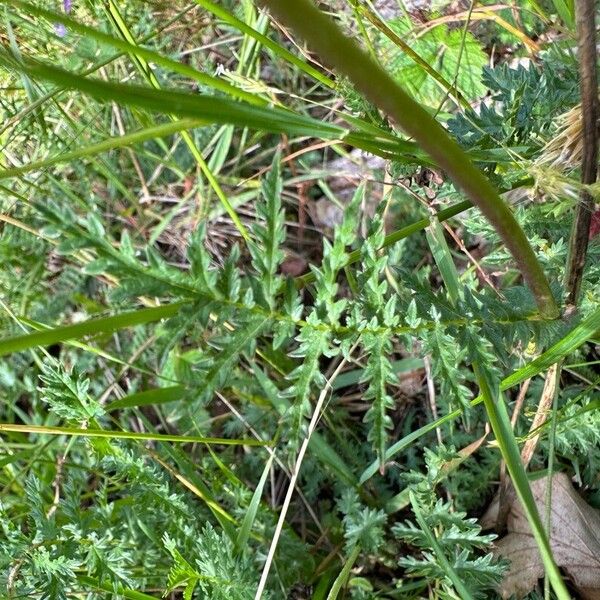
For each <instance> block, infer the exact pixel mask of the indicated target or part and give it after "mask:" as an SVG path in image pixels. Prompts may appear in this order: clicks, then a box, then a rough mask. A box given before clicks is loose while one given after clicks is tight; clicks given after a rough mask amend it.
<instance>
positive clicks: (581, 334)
mask: <svg viewBox="0 0 600 600" xmlns="http://www.w3.org/2000/svg"><path fill="white" fill-rule="evenodd" d="M599 329H600V308H599V309H597V310H595V311H594V312H593V313H592V314H591V315H589V316H588V317H587V318H586V319H584V320H583V321H582V322H581V323H579V324H578V325H577V326H575V327H574V328H573V329H572V330H571V331H570V332H569V333H567V335H565V336H564V337H562V338H561V339H560V340H559V341H558V342H556V343H555V344H554V345H553V346H551V347H550V348H549V349H548V350H546V351H545V352H543V353H542V354H540V356H538V357H537V358H536V359H534V360H532V361H531V362H530V363H528V364H526V365H525V366H524V367H521V368H520V369H517V370H516V371H515V372H514V373H512V374H511V375H509V376H508V377H505V378H504V379H503V380H502V381H501V382H500V391H501V392H504V391H506V390H507V389H509V388H511V387H514V386H515V385H518V384H519V383H522V382H523V381H525V380H526V379H530V378H531V377H535V376H536V375H539V374H540V373H542V372H543V371H545V370H546V369H548V368H549V367H551V366H552V365H553V364H555V363H557V362H558V361H560V360H562V359H563V358H565V357H566V356H568V355H569V354H571V353H572V352H574V351H575V350H576V349H577V348H579V346H581V345H582V344H584V343H585V342H586V341H587V340H589V339H590V338H592V337H593V336H594V335H595V334H596V333H597V332H598V330H599ZM481 402H483V396H477V398H474V399H473V400H471V403H470V404H471V406H476V405H477V404H481ZM462 413H463V411H462V409H458V410H455V411H452V412H451V413H449V414H447V415H445V416H443V417H441V418H439V419H436V420H434V421H431V422H430V423H427V425H424V426H423V427H421V428H419V429H417V430H416V431H413V432H411V433H410V434H409V435H407V436H405V437H403V438H402V439H401V440H399V441H397V442H396V443H395V444H393V445H392V446H390V447H389V448H388V450H387V452H386V454H385V459H386V461H389V460H391V459H392V458H393V457H394V456H396V455H397V454H398V453H399V452H402V450H404V449H405V448H408V447H409V446H410V445H411V444H414V443H415V442H416V441H417V440H418V439H419V438H421V437H423V436H424V435H426V434H428V433H429V432H430V431H434V430H435V429H436V427H439V426H440V425H443V424H444V423H448V422H449V421H452V420H454V419H456V418H457V417H459V416H460V415H461V414H462ZM378 467H379V463H378V461H374V462H373V463H371V464H370V465H369V466H368V467H367V468H366V469H365V470H364V472H363V474H362V475H361V476H360V480H359V485H362V484H363V483H365V482H366V481H368V480H369V479H370V478H371V477H373V475H375V473H377V469H378Z"/></svg>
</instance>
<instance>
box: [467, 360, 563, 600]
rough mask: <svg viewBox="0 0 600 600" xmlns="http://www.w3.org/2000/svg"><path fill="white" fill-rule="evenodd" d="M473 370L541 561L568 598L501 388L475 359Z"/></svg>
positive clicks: (552, 582) (557, 589)
mask: <svg viewBox="0 0 600 600" xmlns="http://www.w3.org/2000/svg"><path fill="white" fill-rule="evenodd" d="M473 370H474V372H475V377H476V378H477V383H478V385H479V389H480V391H481V396H482V397H483V403H484V405H485V410H486V412H487V415H488V420H489V422H490V425H491V426H492V431H493V432H494V436H495V438H496V441H497V442H498V446H499V447H500V452H501V453H502V458H503V459H504V461H505V462H506V467H507V469H508V472H509V474H510V478H511V480H512V482H513V485H514V488H515V492H516V493H517V497H518V498H519V501H520V502H521V506H522V507H523V510H524V512H525V516H526V517H527V521H528V522H529V526H530V527H531V532H532V534H533V537H534V539H535V541H536V544H537V547H538V549H539V552H540V556H541V557H542V562H543V563H544V569H545V571H546V575H547V576H548V579H549V580H550V585H551V586H552V589H553V590H554V592H555V594H556V597H557V598H558V599H559V600H569V599H570V595H569V592H568V591H567V588H566V586H565V583H564V581H563V580H562V577H561V576H560V572H559V570H558V567H557V566H556V563H555V562H554V558H553V556H552V549H551V547H550V542H549V541H548V537H547V536H546V532H545V531H544V525H543V524H542V519H541V518H540V515H539V513H538V510H537V506H536V504H535V499H534V497H533V493H532V492H531V488H530V487H529V481H528V479H527V474H526V473H525V468H524V467H523V463H522V462H521V455H520V453H519V447H518V445H517V441H516V439H515V436H514V433H513V430H512V426H511V423H510V418H509V417H508V413H507V412H506V406H505V405H504V401H503V399H502V397H501V395H500V391H499V389H498V387H497V386H493V384H492V383H491V382H490V378H489V376H488V374H487V372H486V371H485V369H483V368H482V367H481V366H480V365H479V364H478V363H473Z"/></svg>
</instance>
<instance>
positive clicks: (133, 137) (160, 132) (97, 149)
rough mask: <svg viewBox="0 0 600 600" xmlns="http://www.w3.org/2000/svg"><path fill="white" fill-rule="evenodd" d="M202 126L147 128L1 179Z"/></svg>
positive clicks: (0, 173) (6, 172) (3, 173)
mask: <svg viewBox="0 0 600 600" xmlns="http://www.w3.org/2000/svg"><path fill="white" fill-rule="evenodd" d="M202 124H203V123H202V121H198V120H195V119H181V120H178V121H173V122H172V123H165V124H163V125H156V126H154V127H146V128H144V129H140V130H138V131H134V132H133V133H128V134H126V135H121V136H116V137H110V138H108V139H106V140H102V141H101V142H98V143H97V144H91V145H89V146H84V147H83V148H78V149H77V150H73V151H72V152H63V153H62V154H57V155H55V156H51V157H49V158H44V159H42V160H36V161H33V162H29V163H26V164H24V165H21V166H20V167H13V168H11V169H3V170H0V179H7V178H9V177H17V176H20V175H24V174H25V173H29V172H31V171H39V170H41V169H45V168H46V167H50V166H52V165H57V164H60V163H67V162H71V161H74V160H79V159H82V158H88V157H90V156H95V155H96V154H100V153H102V152H107V151H108V150H115V149H117V148H126V147H128V146H133V145H134V144H139V143H141V142H145V141H148V140H154V139H156V138H163V137H166V136H168V135H172V134H174V133H178V132H180V131H185V130H187V129H193V128H194V127H199V126H200V125H202Z"/></svg>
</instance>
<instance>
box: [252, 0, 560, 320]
mask: <svg viewBox="0 0 600 600" xmlns="http://www.w3.org/2000/svg"><path fill="white" fill-rule="evenodd" d="M262 1H263V3H264V4H265V5H267V6H268V7H269V8H270V9H271V11H272V12H273V14H274V15H275V16H277V17H279V18H280V19H281V20H282V21H283V22H284V23H285V24H286V25H288V26H290V27H291V28H292V29H294V30H295V31H296V33H297V34H299V35H300V36H301V37H302V38H304V39H305V40H306V41H307V42H308V43H309V45H310V46H312V48H313V49H314V50H315V51H317V52H318V53H319V54H320V55H321V56H322V57H323V58H324V59H325V60H326V61H327V62H328V63H329V65H330V66H331V67H334V68H335V69H337V71H338V72H339V73H340V74H342V75H345V76H346V77H348V78H349V79H350V80H351V81H352V82H353V83H354V85H355V86H356V88H357V89H358V90H359V91H360V92H361V93H362V94H363V95H364V96H365V98H367V99H368V100H369V101H370V102H372V103H373V104H375V105H376V106H377V107H378V108H380V109H381V110H382V111H383V112H385V113H386V114H387V115H389V116H390V117H391V118H392V119H393V120H394V121H395V122H396V123H397V124H398V125H399V126H400V127H401V128H402V129H403V130H404V131H405V132H406V133H407V134H408V135H409V136H410V137H412V138H414V139H415V141H416V142H417V143H418V144H419V145H420V146H421V147H422V148H423V150H425V151H426V152H427V153H428V154H429V155H430V156H431V157H432V158H433V159H434V160H435V162H436V163H437V164H438V165H439V166H440V167H441V168H442V169H444V170H445V171H446V172H447V173H448V175H449V176H450V177H451V178H452V180H453V181H454V183H455V184H456V185H457V186H458V187H459V188H461V189H462V190H463V191H464V193H465V194H466V195H467V197H468V198H469V199H470V200H471V201H472V202H473V204H475V205H476V206H478V207H479V209H480V210H481V211H482V212H483V214H484V215H485V216H486V217H487V219H488V220H489V221H490V223H491V224H492V225H493V226H494V228H495V229H496V231H497V232H498V234H499V235H500V237H501V238H502V240H503V242H504V243H505V245H506V247H507V248H508V249H509V250H510V252H511V253H512V255H513V257H514V258H515V260H516V262H517V264H518V266H519V269H520V271H521V273H522V274H523V277H524V278H525V280H526V282H527V284H528V285H529V287H530V289H531V291H532V293H533V294H534V296H535V298H536V301H537V304H538V308H539V311H540V313H541V314H542V316H544V317H545V318H549V319H550V318H556V317H557V316H558V315H559V309H558V306H557V304H556V302H555V300H554V297H553V296H552V292H551V290H550V286H549V284H548V281H547V279H546V276H545V275H544V272H543V270H542V268H541V265H540V263H539V262H538V260H537V258H536V256H535V253H534V252H533V250H532V248H531V246H530V245H529V242H528V241H527V237H526V236H525V233H524V232H523V230H522V229H521V227H520V226H519V224H518V222H517V221H516V219H515V218H514V216H513V214H512V212H511V211H510V209H509V208H508V206H507V205H506V204H505V203H504V201H503V200H502V198H501V197H500V195H499V194H498V192H497V191H496V189H494V187H493V186H492V184H491V183H490V181H489V180H488V179H487V178H486V177H485V176H484V175H483V173H481V171H479V170H478V169H477V168H476V167H475V165H473V163H472V162H471V161H470V160H469V158H468V156H467V155H466V154H465V152H464V151H463V150H462V149H461V148H460V147H459V145H458V144H457V143H456V142H455V141H454V140H453V139H452V138H451V137H450V136H449V135H448V134H447V133H446V131H445V130H444V129H443V128H442V126H441V125H440V124H439V123H438V122H437V121H436V120H435V119H434V118H433V117H432V116H431V115H430V114H429V113H428V112H427V111H426V110H425V109H424V108H423V107H422V106H421V105H420V104H418V103H417V102H415V101H414V100H413V99H412V98H411V97H410V96H408V94H406V92H405V91H404V90H403V89H402V88H401V87H400V86H399V85H398V84H397V83H396V81H395V80H394V79H393V78H392V77H391V76H390V75H389V74H388V73H386V71H384V70H383V69H382V68H381V66H380V65H378V64H377V63H376V62H375V61H374V60H372V59H371V58H370V57H369V56H368V55H367V54H366V53H365V52H364V51H363V50H362V49H361V48H360V47H359V46H357V45H356V44H355V42H354V41H353V40H352V38H351V37H348V36H346V35H345V34H344V33H343V32H342V31H341V30H340V29H339V28H338V27H337V26H336V25H335V24H334V23H333V21H331V19H329V17H327V16H326V15H324V14H323V13H322V12H321V11H319V10H318V9H317V8H316V7H315V6H314V5H313V4H312V2H310V0H262Z"/></svg>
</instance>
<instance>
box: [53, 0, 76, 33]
mask: <svg viewBox="0 0 600 600" xmlns="http://www.w3.org/2000/svg"><path fill="white" fill-rule="evenodd" d="M71 6H72V0H63V10H64V11H65V12H66V13H67V14H69V13H70V12H71ZM54 31H55V32H56V35H57V36H58V37H61V38H62V37H65V35H67V28H66V27H65V26H64V25H63V24H62V23H55V24H54Z"/></svg>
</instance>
